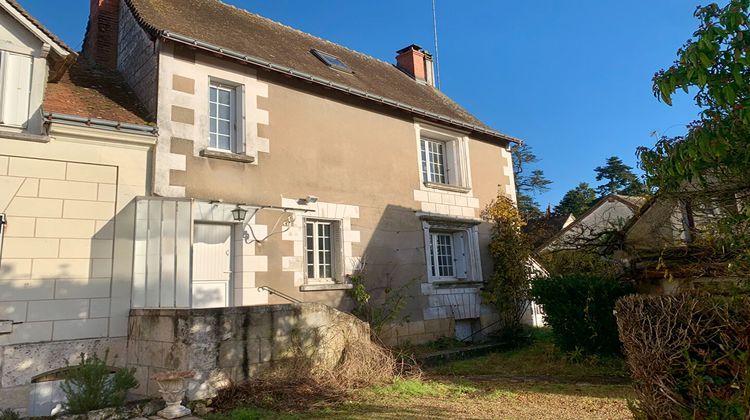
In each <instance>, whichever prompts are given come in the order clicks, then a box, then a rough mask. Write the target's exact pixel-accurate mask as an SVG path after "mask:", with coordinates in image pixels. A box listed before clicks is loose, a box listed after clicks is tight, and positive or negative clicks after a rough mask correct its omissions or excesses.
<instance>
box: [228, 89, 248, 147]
mask: <svg viewBox="0 0 750 420" xmlns="http://www.w3.org/2000/svg"><path fill="white" fill-rule="evenodd" d="M234 106H235V109H233V110H232V112H233V113H234V130H235V131H234V135H235V138H236V140H235V146H234V148H235V150H233V152H234V153H239V154H245V153H247V149H248V147H247V143H248V140H249V139H248V138H247V133H246V132H245V118H246V115H245V85H239V86H237V87H236V88H235V89H234Z"/></svg>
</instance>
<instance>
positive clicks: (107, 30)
mask: <svg viewBox="0 0 750 420" xmlns="http://www.w3.org/2000/svg"><path fill="white" fill-rule="evenodd" d="M119 21H120V0H91V6H90V12H89V23H88V26H87V27H86V37H85V38H84V40H83V55H85V56H86V57H88V58H90V59H92V60H94V61H95V62H96V63H97V64H99V65H102V66H105V67H108V68H110V69H113V70H114V69H117V39H118V35H119V27H118V26H119Z"/></svg>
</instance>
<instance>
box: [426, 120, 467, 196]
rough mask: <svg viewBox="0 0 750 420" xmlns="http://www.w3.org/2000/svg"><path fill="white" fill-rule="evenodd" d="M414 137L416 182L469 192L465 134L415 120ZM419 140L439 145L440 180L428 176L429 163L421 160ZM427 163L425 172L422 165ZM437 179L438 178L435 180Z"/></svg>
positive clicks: (433, 187)
mask: <svg viewBox="0 0 750 420" xmlns="http://www.w3.org/2000/svg"><path fill="white" fill-rule="evenodd" d="M415 128H416V137H417V164H418V168H419V179H420V183H421V184H422V185H423V186H424V187H425V188H427V189H439V190H448V191H453V192H459V193H469V192H471V167H470V161H469V150H468V144H469V138H468V135H467V134H468V133H462V132H458V131H452V130H446V129H444V128H441V127H436V126H433V125H429V124H426V123H424V122H421V121H419V120H417V121H416V122H415ZM423 142H429V143H434V144H441V145H442V146H443V174H444V179H443V182H435V179H434V178H432V176H431V171H430V170H431V169H432V168H429V166H430V165H429V162H427V161H425V160H423V159H422V157H423V153H422V145H423ZM426 164H427V167H428V168H427V169H428V170H427V171H425V165H426ZM438 181H439V180H438Z"/></svg>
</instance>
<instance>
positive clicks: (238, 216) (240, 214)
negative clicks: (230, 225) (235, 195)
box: [232, 205, 247, 222]
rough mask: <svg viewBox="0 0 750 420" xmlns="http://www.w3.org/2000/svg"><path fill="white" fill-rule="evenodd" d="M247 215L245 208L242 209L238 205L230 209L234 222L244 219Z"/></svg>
mask: <svg viewBox="0 0 750 420" xmlns="http://www.w3.org/2000/svg"><path fill="white" fill-rule="evenodd" d="M246 215H247V210H245V209H243V208H242V207H240V206H239V205H237V207H235V208H234V210H232V217H233V218H234V221H235V222H242V221H244V220H245V216H246Z"/></svg>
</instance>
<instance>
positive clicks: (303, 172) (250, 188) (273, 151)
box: [155, 43, 515, 331]
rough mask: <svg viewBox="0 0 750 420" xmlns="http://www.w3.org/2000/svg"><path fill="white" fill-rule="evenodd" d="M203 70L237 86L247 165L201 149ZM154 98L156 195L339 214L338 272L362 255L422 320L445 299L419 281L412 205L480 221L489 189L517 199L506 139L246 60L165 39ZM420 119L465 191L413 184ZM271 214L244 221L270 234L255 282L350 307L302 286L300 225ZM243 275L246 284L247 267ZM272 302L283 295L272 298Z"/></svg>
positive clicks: (483, 242) (372, 275)
mask: <svg viewBox="0 0 750 420" xmlns="http://www.w3.org/2000/svg"><path fill="white" fill-rule="evenodd" d="M212 77H217V78H220V79H221V80H226V81H228V82H232V83H235V84H240V85H244V86H245V98H244V101H243V103H244V108H243V109H244V113H245V115H246V120H245V122H244V130H245V136H244V142H245V148H244V150H243V151H242V154H243V155H246V156H250V157H252V158H253V159H254V161H253V162H252V163H246V162H239V161H231V160H224V159H216V158H208V157H204V156H201V153H200V152H201V150H203V149H204V148H205V147H206V145H207V140H206V139H207V137H208V134H207V123H208V115H207V114H208V107H207V103H208V99H207V95H208V93H207V92H208V85H209V81H210V78H212ZM185 86H191V87H193V88H192V89H186V88H185ZM159 95H160V99H159V129H160V138H159V143H160V144H159V146H158V147H157V153H156V173H155V191H156V192H157V193H158V194H162V195H166V196H172V197H189V198H193V199H197V200H204V201H206V202H209V201H219V200H221V201H222V202H223V203H242V204H247V205H275V206H279V205H281V206H292V207H300V208H301V209H305V210H312V212H309V213H303V212H297V217H298V220H297V222H300V221H301V220H302V219H303V218H304V217H315V216H316V215H317V216H320V215H321V211H323V210H325V211H327V212H328V213H329V214H326V215H323V217H327V218H335V219H341V220H342V221H343V224H345V225H346V226H347V228H348V231H349V233H348V235H349V237H348V238H349V240H348V241H347V242H348V243H346V244H345V245H346V246H347V247H350V249H349V248H347V249H346V250H347V251H349V252H348V254H347V255H346V258H347V259H349V258H351V259H352V260H351V261H349V260H347V264H348V265H349V266H348V267H347V272H349V271H351V270H350V269H351V268H352V267H353V266H354V265H355V264H354V263H353V262H354V261H357V260H359V261H362V260H364V264H365V267H366V270H367V271H366V273H367V274H366V275H367V276H368V281H369V282H370V283H371V284H372V285H373V286H375V285H376V286H379V287H380V288H381V289H382V288H383V287H385V286H389V287H393V288H398V287H399V286H401V285H404V284H409V286H408V288H407V294H408V305H407V308H406V309H405V315H408V316H409V318H410V319H412V320H422V319H424V318H425V312H424V309H425V308H427V307H429V306H431V302H432V303H433V304H436V305H437V304H438V303H439V302H438V301H440V302H442V301H443V298H442V297H437V296H436V295H437V292H436V291H434V290H432V289H430V288H425V287H422V286H423V284H424V283H425V281H426V261H425V241H424V232H423V229H422V224H421V221H420V219H419V215H418V213H420V212H426V213H432V214H440V215H445V216H446V217H454V218H463V219H478V218H479V216H480V212H481V209H482V208H483V207H484V206H486V205H487V204H488V203H489V202H490V201H491V200H492V199H494V198H495V197H496V196H497V194H498V193H501V194H505V195H507V196H510V197H511V198H514V197H515V192H514V190H513V180H512V169H511V168H512V167H511V162H510V155H509V153H508V152H507V150H506V149H505V147H506V145H504V144H497V143H492V142H489V141H486V140H481V139H478V138H473V137H472V136H471V135H470V134H469V133H465V132H461V131H456V130H453V129H450V128H448V127H441V126H436V125H434V124H431V123H429V122H426V121H421V120H414V119H413V118H412V117H410V116H408V115H404V114H400V113H395V112H393V111H392V110H389V109H388V108H386V107H375V106H373V105H372V104H367V103H364V102H362V101H357V100H353V99H352V98H348V97H345V96H343V95H341V94H336V93H333V92H331V91H325V90H324V89H322V88H318V87H314V86H311V85H307V84H304V83H302V82H297V81H294V80H292V79H289V78H285V77H283V76H278V75H276V74H274V73H270V72H267V71H262V70H256V69H255V68H253V67H252V66H247V65H242V64H238V63H233V62H230V61H228V60H223V59H219V58H217V57H213V56H207V55H205V54H203V53H201V52H199V51H195V50H194V51H186V50H185V49H184V48H180V49H178V50H175V48H174V46H173V45H172V44H171V43H165V44H163V45H162V55H161V58H160V66H159ZM424 127H429V128H430V129H434V130H436V131H439V132H441V133H446V135H449V136H453V137H456V138H459V139H461V141H462V147H464V148H465V149H463V150H465V153H464V154H465V158H466V165H467V170H466V172H467V173H466V174H465V177H464V178H465V179H467V180H468V185H465V188H464V189H463V190H462V191H449V190H445V189H437V188H431V187H429V186H426V185H424V183H423V182H422V181H423V180H422V179H421V170H420V160H419V159H420V158H419V149H418V147H419V135H420V134H419V133H420V130H421V129H422V128H424ZM308 195H315V196H317V197H319V203H318V204H316V205H312V206H300V205H298V204H296V203H297V200H298V199H299V198H301V197H306V196H308ZM327 206H333V207H330V208H334V209H343V210H342V211H344V212H345V211H347V210H346V209H354V210H352V211H353V212H355V213H356V217H341V215H337V214H336V211H337V210H332V211H328V210H327V209H328V208H329V207H327ZM342 214H343V213H342ZM279 217H281V215H280V213H279V212H278V211H275V210H262V211H260V212H258V213H257V215H256V217H255V221H254V222H253V224H254V225H256V226H263V227H265V229H266V233H267V234H270V235H272V236H271V237H269V238H268V239H267V240H265V241H263V242H262V243H256V244H255V249H254V256H265V257H267V259H266V260H265V261H264V266H263V269H262V270H253V274H252V281H253V282H254V285H255V286H264V285H265V286H270V287H273V288H276V289H278V290H280V291H282V292H284V293H287V294H289V295H292V296H293V297H295V298H297V299H299V300H302V301H318V302H326V303H328V304H331V305H334V306H336V307H339V308H342V309H346V308H348V307H350V305H351V302H350V301H349V300H348V298H347V296H346V292H345V291H326V292H322V291H316V292H310V291H305V292H302V291H301V290H300V287H299V286H300V284H301V281H304V278H303V277H304V275H303V273H302V270H301V268H302V267H300V265H301V261H302V260H301V241H300V235H301V232H300V231H299V229H301V225H295V226H292V228H291V229H290V230H289V232H286V233H284V234H283V235H279V234H278V232H274V231H272V229H273V227H274V225H276V224H277V223H276V222H277V221H278V220H279ZM279 230H280V228H278V226H277V229H276V231H279ZM478 232H479V242H480V250H481V256H482V258H481V263H482V273H483V274H484V275H485V276H486V275H489V274H490V273H491V269H492V264H491V261H490V259H489V257H488V255H487V253H486V252H485V250H486V246H487V244H488V241H489V227H488V226H487V225H485V224H481V225H480V226H479V229H478ZM243 252H245V251H244V250H243ZM350 262H352V263H351V264H350ZM474 280H481V279H474ZM241 282H243V283H244V282H246V281H245V277H244V275H243V278H242V280H241ZM478 288H479V285H478V284H474V285H471V286H467V287H465V289H471V290H469V291H461V293H460V294H461V295H462V296H461V299H464V297H463V296H464V295H466V296H467V297H466V298H465V299H466V301H465V303H462V305H463V304H465V305H469V306H472V307H477V308H478V301H479V289H478ZM426 291H427V292H426ZM444 293H446V292H445V291H444ZM376 294H377V293H376ZM469 296H471V297H469ZM269 301H270V302H271V303H274V302H277V303H278V302H283V299H282V298H280V297H278V296H276V295H270V296H269ZM462 302H463V301H462ZM443 303H444V302H443ZM438 306H445V305H438ZM434 312H435V311H433V313H434ZM476 312H477V313H478V312H479V310H478V309H477V310H476ZM417 330H419V328H417ZM443 330H446V331H448V330H449V329H448V328H443Z"/></svg>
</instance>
